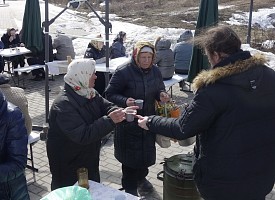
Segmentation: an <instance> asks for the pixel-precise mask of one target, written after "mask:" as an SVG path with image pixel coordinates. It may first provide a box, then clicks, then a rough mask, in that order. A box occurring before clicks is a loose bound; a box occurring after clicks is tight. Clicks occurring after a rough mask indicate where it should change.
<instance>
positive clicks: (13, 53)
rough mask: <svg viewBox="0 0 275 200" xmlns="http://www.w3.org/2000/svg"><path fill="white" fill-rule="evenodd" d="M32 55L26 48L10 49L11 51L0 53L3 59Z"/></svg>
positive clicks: (4, 50)
mask: <svg viewBox="0 0 275 200" xmlns="http://www.w3.org/2000/svg"><path fill="white" fill-rule="evenodd" d="M27 53H31V51H30V50H29V49H27V48H25V47H16V48H10V49H3V50H1V51H0V55H1V56H3V57H6V58H8V57H12V56H18V55H23V54H27Z"/></svg>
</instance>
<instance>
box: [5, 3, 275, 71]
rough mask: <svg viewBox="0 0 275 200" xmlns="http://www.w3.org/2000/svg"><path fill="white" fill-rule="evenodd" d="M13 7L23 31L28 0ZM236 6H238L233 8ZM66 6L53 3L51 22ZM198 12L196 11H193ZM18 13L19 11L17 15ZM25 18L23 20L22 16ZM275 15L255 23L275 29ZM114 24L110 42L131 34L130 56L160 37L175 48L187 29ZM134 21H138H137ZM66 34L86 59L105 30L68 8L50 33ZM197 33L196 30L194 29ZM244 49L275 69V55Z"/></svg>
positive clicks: (241, 18) (269, 12) (261, 15)
mask: <svg viewBox="0 0 275 200" xmlns="http://www.w3.org/2000/svg"><path fill="white" fill-rule="evenodd" d="M39 2H40V10H41V18H42V21H44V19H45V2H44V1H41V0H40V1H39ZM8 3H9V4H10V6H13V9H14V10H16V15H17V16H19V17H17V19H16V24H17V28H18V29H21V27H22V21H23V14H24V9H22V8H24V6H25V1H24V0H22V1H9V2H8ZM232 6H234V5H232ZM63 8H64V7H58V6H54V5H52V4H49V19H52V18H53V17H55V16H56V15H57V14H58V13H59V12H61V11H62V10H63ZM219 9H220V10H221V9H224V7H222V6H219ZM193 10H194V9H193ZM17 11H18V12H17ZM98 14H99V16H101V17H104V15H105V14H104V13H100V12H98ZM248 15H249V13H248V12H243V13H242V14H232V17H231V18H230V19H228V21H227V23H228V24H237V25H238V24H248ZM20 16H21V17H20ZM274 16H275V7H273V8H267V9H260V10H258V11H256V12H253V20H252V24H253V25H255V24H256V25H257V26H260V27H262V28H263V29H265V28H274V26H273V25H272V24H273V18H275V17H274ZM109 18H110V22H111V23H112V33H111V34H110V43H112V40H113V39H114V37H115V36H116V34H117V33H118V32H119V31H124V32H126V33H127V41H126V44H125V45H126V49H127V53H131V50H132V47H133V45H134V44H135V43H136V42H137V41H140V40H149V41H151V42H154V40H155V39H156V38H157V37H158V36H163V37H166V38H168V39H170V40H171V41H172V46H173V45H175V43H176V41H177V39H178V37H179V36H180V34H181V33H182V32H183V31H184V29H177V28H159V27H151V28H149V27H146V26H140V25H135V24H132V23H127V22H121V21H120V18H119V17H117V16H116V15H114V14H110V15H109ZM133 21H134V19H133ZM57 30H59V31H62V32H64V33H65V34H67V35H70V36H72V37H73V38H75V39H74V40H73V44H74V47H75V51H76V55H77V56H79V57H82V56H83V55H84V52H85V49H86V47H87V45H88V43H89V41H90V40H91V39H92V38H94V37H95V35H97V34H99V33H100V34H102V35H103V37H104V33H105V27H104V26H103V25H102V24H101V23H100V21H99V20H98V18H97V17H96V16H95V14H94V13H93V12H90V13H88V12H87V13H83V12H82V13H80V12H78V11H74V10H70V9H68V10H67V11H65V12H64V13H63V14H62V15H60V17H58V18H57V19H56V20H55V22H54V23H53V24H52V25H51V26H50V34H51V35H52V37H54V36H55V34H56V31H57ZM193 31H194V30H193ZM1 32H2V33H4V32H5V30H4V29H0V34H1ZM272 44H274V42H273V41H267V42H266V45H269V46H270V45H272ZM243 46H244V49H246V50H250V51H251V52H252V53H262V54H265V55H266V56H267V57H268V59H270V62H269V65H270V66H271V67H272V68H273V69H275V67H274V61H273V59H274V57H275V56H274V54H272V53H264V52H260V51H257V50H254V49H251V48H250V47H249V46H248V45H243Z"/></svg>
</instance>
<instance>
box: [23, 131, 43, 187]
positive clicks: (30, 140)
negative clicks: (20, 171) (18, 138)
mask: <svg viewBox="0 0 275 200" xmlns="http://www.w3.org/2000/svg"><path fill="white" fill-rule="evenodd" d="M39 140H40V133H39V132H37V131H32V132H31V133H30V135H29V136H28V145H29V146H30V157H28V160H30V161H31V165H28V164H27V166H26V167H27V168H28V169H30V170H32V172H33V179H34V182H36V178H35V172H38V169H37V168H35V167H34V157H33V150H32V147H33V145H34V144H35V143H36V142H38V141H39Z"/></svg>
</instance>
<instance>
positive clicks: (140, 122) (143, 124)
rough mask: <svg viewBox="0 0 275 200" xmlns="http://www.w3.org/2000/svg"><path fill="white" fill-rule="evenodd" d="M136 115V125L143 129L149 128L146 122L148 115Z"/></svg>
mask: <svg viewBox="0 0 275 200" xmlns="http://www.w3.org/2000/svg"><path fill="white" fill-rule="evenodd" d="M136 116H137V117H138V125H139V126H140V127H141V128H143V129H145V130H149V128H148V127H147V125H146V123H147V121H148V117H147V116H144V117H143V116H141V115H136Z"/></svg>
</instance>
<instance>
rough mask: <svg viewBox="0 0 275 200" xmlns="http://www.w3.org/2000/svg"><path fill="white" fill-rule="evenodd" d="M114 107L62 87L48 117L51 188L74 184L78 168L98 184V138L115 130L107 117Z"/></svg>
mask: <svg viewBox="0 0 275 200" xmlns="http://www.w3.org/2000/svg"><path fill="white" fill-rule="evenodd" d="M116 108H117V107H116V106H114V104H112V103H111V102H109V101H107V100H106V99H104V98H103V97H102V96H100V95H99V94H98V93H97V94H96V96H95V97H94V98H92V99H90V100H89V99H87V98H84V97H82V96H80V95H78V94H77V93H75V92H74V91H73V89H72V88H71V87H70V86H69V85H67V84H65V90H64V91H62V92H61V93H60V94H59V96H58V97H57V98H56V99H55V101H54V103H53V105H52V107H51V110H50V115H49V126H50V127H49V133H48V140H47V153H48V158H49V164H50V170H51V173H52V180H53V181H52V189H56V188H59V187H64V186H70V185H73V184H75V183H76V181H77V175H76V170H77V169H78V168H80V167H86V168H88V171H89V179H90V180H94V181H97V182H99V181H100V178H99V151H100V145H101V138H102V137H104V136H105V135H107V134H108V133H110V132H111V131H112V130H113V129H114V127H115V124H114V123H113V121H112V120H111V118H109V117H107V116H106V115H107V114H108V113H109V112H111V111H113V110H114V109H116Z"/></svg>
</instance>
